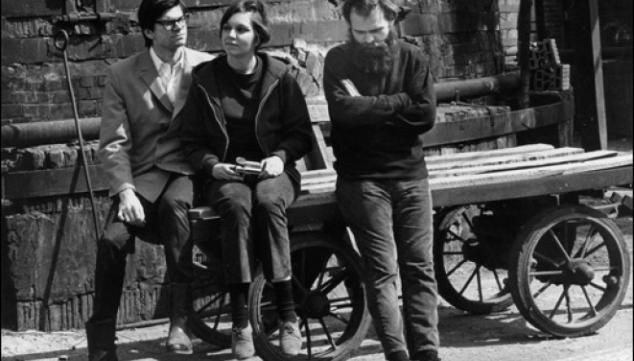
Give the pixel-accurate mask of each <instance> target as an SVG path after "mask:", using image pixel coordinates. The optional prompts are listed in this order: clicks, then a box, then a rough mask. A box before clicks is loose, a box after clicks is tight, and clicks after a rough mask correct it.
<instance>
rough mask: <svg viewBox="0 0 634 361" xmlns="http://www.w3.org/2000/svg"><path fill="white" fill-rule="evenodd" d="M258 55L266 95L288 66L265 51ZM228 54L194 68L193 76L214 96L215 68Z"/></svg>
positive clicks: (263, 91) (215, 89) (262, 89)
mask: <svg viewBox="0 0 634 361" xmlns="http://www.w3.org/2000/svg"><path fill="white" fill-rule="evenodd" d="M257 55H258V56H259V57H260V59H262V61H263V64H262V86H261V87H260V92H261V94H260V97H262V96H264V93H266V92H267V91H268V89H269V88H270V87H271V86H272V85H273V84H274V83H275V82H276V81H278V80H279V79H280V78H281V77H282V76H283V75H284V73H286V72H287V70H288V68H287V65H286V64H285V63H283V62H282V61H281V60H278V59H276V58H274V57H272V56H271V55H269V54H267V53H265V52H258V53H257ZM226 58H227V56H226V55H224V54H223V55H221V56H218V57H217V58H215V59H214V60H212V61H211V62H208V63H204V64H202V65H201V66H198V67H196V68H194V70H193V76H194V77H195V78H196V80H197V82H198V83H199V84H200V85H202V86H203V87H204V88H205V89H206V90H207V91H209V92H210V94H211V95H212V96H217V95H218V94H219V92H218V85H217V84H216V81H215V76H214V68H215V67H216V66H217V64H218V63H219V62H220V61H227V60H226Z"/></svg>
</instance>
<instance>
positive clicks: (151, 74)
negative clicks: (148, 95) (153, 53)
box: [137, 49, 174, 113]
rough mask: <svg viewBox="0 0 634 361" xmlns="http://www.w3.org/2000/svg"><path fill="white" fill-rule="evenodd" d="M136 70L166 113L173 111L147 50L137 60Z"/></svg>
mask: <svg viewBox="0 0 634 361" xmlns="http://www.w3.org/2000/svg"><path fill="white" fill-rule="evenodd" d="M137 69H138V70H139V76H140V77H141V79H143V81H144V82H145V84H146V85H147V86H148V88H150V90H151V91H152V93H153V94H154V96H156V98H157V99H158V100H159V102H160V103H161V104H162V105H163V107H165V109H166V110H167V111H168V112H170V113H172V112H173V111H174V105H173V104H172V102H170V100H169V98H168V97H167V93H166V92H165V89H163V86H162V85H161V81H160V78H159V75H158V72H157V71H156V67H155V66H154V63H153V62H152V58H151V57H150V51H149V50H148V49H146V50H145V51H143V52H142V53H141V54H140V55H139V57H138V58H137Z"/></svg>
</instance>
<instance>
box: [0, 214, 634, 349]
mask: <svg viewBox="0 0 634 361" xmlns="http://www.w3.org/2000/svg"><path fill="white" fill-rule="evenodd" d="M618 224H619V226H620V228H621V230H622V231H623V232H624V234H625V238H626V242H627V244H628V248H629V254H630V259H631V258H632V217H626V218H621V219H619V220H618ZM632 304H633V293H632V279H630V284H629V287H628V291H627V295H626V297H625V299H624V301H623V303H622V306H621V307H620V309H619V311H618V312H617V314H616V316H615V317H614V318H613V319H612V320H611V321H610V322H609V323H608V324H607V325H606V326H604V327H603V328H601V329H600V330H599V331H598V332H597V333H596V334H593V335H590V336H585V337H579V338H564V339H561V338H555V337H552V336H549V335H547V334H544V333H542V332H540V331H538V330H536V329H535V328H533V327H532V326H531V325H530V324H528V322H526V320H525V319H524V318H523V317H522V316H521V315H520V314H519V312H518V311H517V309H516V308H515V307H514V306H512V307H511V308H509V309H508V310H506V311H504V312H501V313H495V314H491V315H486V316H474V315H469V314H467V313H465V312H462V311H460V310H457V309H455V308H453V307H452V306H450V305H449V304H448V303H446V301H444V300H442V301H441V305H440V308H439V311H440V334H441V343H442V345H441V350H440V354H441V357H442V359H443V360H445V361H447V360H475V361H529V360H530V361H533V360H540V361H572V360H575V361H630V360H632V344H633V323H632V322H633V317H632V316H633V315H632V313H633V310H632ZM117 335H118V343H119V345H120V346H119V357H120V359H121V360H165V361H167V360H181V359H182V360H183V361H184V360H197V359H200V360H209V361H225V360H230V359H231V355H230V352H229V350H226V349H225V350H218V349H217V348H216V347H215V346H213V345H209V344H205V343H203V342H202V341H200V340H195V354H194V355H192V356H170V355H166V354H165V353H164V352H163V350H164V348H163V345H162V343H163V340H164V338H165V337H166V335H167V325H165V324H161V325H156V326H151V327H145V328H137V329H127V330H121V331H119V332H118V333H117ZM2 359H3V360H5V359H6V360H46V359H48V360H82V361H83V360H86V359H87V356H86V339H85V334H84V331H83V330H76V331H68V332H52V333H44V332H36V331H28V332H11V331H7V330H2ZM256 359H257V358H256ZM350 360H351V361H378V360H384V358H383V355H382V351H381V346H380V344H379V342H378V340H377V339H376V336H375V335H374V333H373V332H372V331H370V332H369V333H368V335H367V337H366V339H365V340H364V342H363V343H362V345H361V347H360V348H359V350H358V352H357V353H356V354H355V356H354V357H352V358H350Z"/></svg>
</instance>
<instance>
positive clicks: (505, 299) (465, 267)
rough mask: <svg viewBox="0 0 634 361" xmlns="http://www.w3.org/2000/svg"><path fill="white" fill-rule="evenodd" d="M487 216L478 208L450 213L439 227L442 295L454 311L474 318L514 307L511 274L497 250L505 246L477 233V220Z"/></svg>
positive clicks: (436, 249)
mask: <svg viewBox="0 0 634 361" xmlns="http://www.w3.org/2000/svg"><path fill="white" fill-rule="evenodd" d="M483 212H484V211H483V210H482V209H480V208H479V207H477V206H474V205H472V206H465V207H458V208H455V209H452V210H450V211H449V212H447V213H446V214H445V215H444V216H443V217H442V218H441V220H440V223H439V224H438V226H437V227H436V236H435V240H434V267H435V272H436V281H437V282H438V292H439V293H440V295H441V296H442V297H443V298H444V299H445V300H446V301H447V302H449V303H450V304H451V305H453V306H454V307H457V308H459V309H461V310H464V311H467V312H470V313H474V314H488V313H491V312H498V311H502V310H504V309H506V308H508V307H509V306H510V305H511V304H512V303H513V300H512V298H511V294H510V293H509V290H508V287H507V285H506V284H507V280H508V271H507V270H506V269H505V268H502V265H501V263H502V261H503V260H500V258H501V257H500V252H499V250H498V249H496V248H499V247H501V245H499V244H498V245H495V244H492V243H491V242H487V240H486V239H480V238H478V237H479V235H477V234H476V230H475V229H474V221H475V220H474V218H477V217H479V216H481V215H482V213H483ZM508 243H509V244H510V240H509V242H508Z"/></svg>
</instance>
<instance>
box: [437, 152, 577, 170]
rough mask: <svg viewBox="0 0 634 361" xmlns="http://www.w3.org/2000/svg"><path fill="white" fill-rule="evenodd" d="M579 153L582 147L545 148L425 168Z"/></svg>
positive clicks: (474, 164)
mask: <svg viewBox="0 0 634 361" xmlns="http://www.w3.org/2000/svg"><path fill="white" fill-rule="evenodd" d="M579 153H583V149H581V148H572V147H570V148H569V147H566V148H556V149H547V150H541V151H535V152H527V153H520V154H510V155H501V156H490V157H481V158H474V159H469V160H466V161H455V162H452V161H450V162H442V163H433V164H430V165H428V166H427V170H429V171H442V170H446V169H452V168H470V167H479V166H485V165H496V164H504V163H516V162H525V161H529V160H537V159H547V158H556V157H561V156H566V155H571V154H579Z"/></svg>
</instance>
